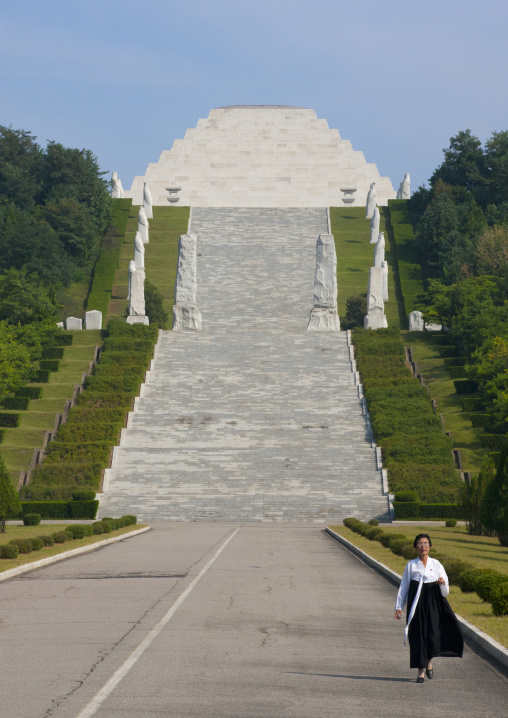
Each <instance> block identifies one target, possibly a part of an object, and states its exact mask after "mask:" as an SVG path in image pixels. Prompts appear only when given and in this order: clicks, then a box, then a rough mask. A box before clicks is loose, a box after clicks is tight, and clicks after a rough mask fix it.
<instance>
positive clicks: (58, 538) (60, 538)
mask: <svg viewBox="0 0 508 718" xmlns="http://www.w3.org/2000/svg"><path fill="white" fill-rule="evenodd" d="M69 535H70V534H68V533H67V532H66V531H56V533H54V534H53V541H54V542H55V543H65V542H66V541H68V540H69Z"/></svg>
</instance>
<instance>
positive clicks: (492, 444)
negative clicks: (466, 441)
mask: <svg viewBox="0 0 508 718" xmlns="http://www.w3.org/2000/svg"><path fill="white" fill-rule="evenodd" d="M478 438H479V439H480V441H481V444H482V446H483V448H484V449H494V451H500V450H501V447H502V446H503V444H504V443H505V441H506V440H507V439H508V434H479V435H478Z"/></svg>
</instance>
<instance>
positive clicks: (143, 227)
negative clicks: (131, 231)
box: [138, 207, 149, 244]
mask: <svg viewBox="0 0 508 718" xmlns="http://www.w3.org/2000/svg"><path fill="white" fill-rule="evenodd" d="M148 226H149V225H148V219H147V217H146V212H145V208H144V207H140V208H139V212H138V232H139V234H140V235H141V241H142V242H143V244H148Z"/></svg>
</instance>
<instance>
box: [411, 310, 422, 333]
mask: <svg viewBox="0 0 508 718" xmlns="http://www.w3.org/2000/svg"><path fill="white" fill-rule="evenodd" d="M423 329H424V327H423V314H422V313H421V312H417V311H414V312H409V331H410V332H423Z"/></svg>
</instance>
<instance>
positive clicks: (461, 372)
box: [447, 366, 467, 379]
mask: <svg viewBox="0 0 508 718" xmlns="http://www.w3.org/2000/svg"><path fill="white" fill-rule="evenodd" d="M447 369H448V372H449V374H450V377H451V378H452V379H462V378H463V377H465V376H467V374H466V370H465V369H464V367H463V366H449V367H447Z"/></svg>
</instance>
